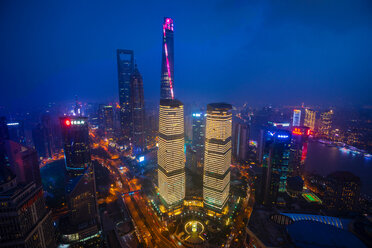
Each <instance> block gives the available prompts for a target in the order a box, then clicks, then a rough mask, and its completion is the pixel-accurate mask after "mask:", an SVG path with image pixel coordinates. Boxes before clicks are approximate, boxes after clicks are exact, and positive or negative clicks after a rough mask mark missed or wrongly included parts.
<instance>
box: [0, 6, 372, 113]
mask: <svg viewBox="0 0 372 248" xmlns="http://www.w3.org/2000/svg"><path fill="white" fill-rule="evenodd" d="M205 5H206V3H201V7H203V6H205ZM148 6H150V8H149V9H155V10H159V11H153V12H157V13H156V14H153V13H148V11H149V10H147V9H143V16H146V17H144V18H137V19H136V25H130V23H131V22H132V19H131V14H130V15H129V16H128V17H122V16H120V15H119V13H118V12H117V11H113V9H120V8H123V9H128V10H135V9H136V8H138V6H136V5H130V4H128V5H126V4H125V3H120V4H119V3H114V4H112V5H105V6H101V5H99V4H91V5H89V6H85V5H83V4H77V6H74V7H75V8H71V9H70V8H68V6H67V7H66V6H65V7H64V8H67V9H66V13H69V14H70V15H66V16H64V15H56V16H53V17H52V16H49V15H48V12H47V11H46V12H45V13H44V12H43V13H38V16H33V13H34V12H33V11H32V10H33V9H32V8H48V9H50V11H53V12H56V10H58V9H59V8H60V7H61V6H59V5H58V4H50V3H49V4H45V3H39V4H36V5H35V6H28V5H27V4H24V6H23V5H22V7H19V6H15V5H13V4H12V3H4V7H5V8H2V9H3V10H4V11H5V10H6V12H5V13H2V18H3V23H7V25H8V26H9V27H11V29H12V30H14V31H11V30H10V29H8V28H6V27H4V26H1V27H0V31H2V32H3V33H6V34H7V35H8V39H4V40H3V41H2V43H1V44H0V45H1V46H0V47H3V48H6V49H4V56H3V59H2V60H0V65H1V66H0V68H1V69H0V75H2V78H3V80H4V82H9V83H6V84H5V87H6V89H9V91H10V92H11V94H3V95H1V99H2V101H1V102H0V105H3V106H5V107H8V108H9V107H13V108H16V107H19V108H21V107H25V106H31V105H33V104H35V105H36V104H37V105H40V104H46V103H48V102H51V101H55V102H63V101H66V100H68V99H72V98H73V97H74V96H75V95H79V98H80V99H83V100H86V101H92V99H95V100H97V101H103V100H110V101H113V102H117V101H118V98H117V93H116V92H117V88H116V87H117V76H116V75H117V71H116V66H115V62H116V61H115V50H116V49H118V48H124V49H131V50H134V51H136V54H137V55H136V62H137V63H138V64H141V72H142V75H143V78H144V81H145V82H146V83H145V87H144V90H145V99H148V101H154V102H157V101H158V96H159V94H157V93H154V92H159V87H158V82H159V70H160V65H159V64H160V61H161V53H160V52H159V49H158V48H159V47H160V46H161V39H160V37H159V31H160V28H161V26H160V25H161V23H162V20H163V16H170V17H171V18H172V19H174V20H175V25H176V27H177V35H176V46H175V48H174V49H175V54H176V56H175V65H176V67H177V73H176V75H178V76H177V85H179V86H178V87H177V97H178V98H180V99H183V102H185V103H188V102H193V101H195V99H199V101H203V102H202V104H206V103H208V102H216V101H228V99H234V102H231V103H232V104H233V105H234V104H237V103H243V102H245V101H247V102H248V103H250V104H252V103H254V104H264V103H268V104H277V103H279V102H281V103H283V104H299V103H300V102H305V103H309V104H340V103H342V104H366V105H370V104H371V100H370V98H369V95H368V92H369V91H370V90H371V88H370V87H371V84H369V83H368V82H369V81H370V79H371V71H372V70H371V68H370V63H368V57H370V55H371V52H372V51H371V48H370V46H369V45H368V44H369V43H371V42H370V41H371V39H372V38H371V35H370V34H369V33H368V32H365V31H367V30H368V28H369V27H370V24H369V23H372V22H370V21H369V20H370V19H371V15H370V12H368V10H369V9H371V4H370V2H368V1H365V2H364V1H360V2H357V3H354V4H351V3H350V4H349V3H347V2H345V1H342V2H338V3H337V4H330V3H320V2H315V3H314V4H313V5H308V4H306V3H294V2H292V4H285V3H283V4H278V3H273V2H270V1H269V2H265V3H260V4H258V3H251V4H244V3H242V2H241V3H239V2H235V3H233V4H228V3H224V2H217V3H216V4H215V5H213V6H212V7H211V8H210V9H209V10H208V11H207V12H205V13H204V12H200V11H199V10H195V9H193V8H192V5H191V4H186V5H184V6H183V5H181V4H172V5H170V6H168V7H166V8H163V5H161V4H159V5H154V4H151V3H149V5H148ZM160 6H162V7H161V9H160ZM16 7H17V10H18V9H19V8H20V10H24V9H23V8H31V11H28V12H27V15H25V16H24V17H23V16H22V18H19V20H18V19H17V21H16V20H15V19H14V16H16V15H14V13H15V11H16V9H15V8H16ZM71 7H72V6H71ZM100 8H104V9H107V11H110V14H111V15H110V19H107V16H106V15H105V14H102V15H95V14H96V13H99V12H98V11H99V10H101V9H100ZM73 9H75V10H76V11H77V12H76V11H74V10H73ZM225 9H226V11H225V14H226V16H225V18H226V20H227V21H226V22H222V20H221V19H219V18H217V17H216V16H218V14H219V13H222V10H225ZM345 9H347V10H348V12H347V13H348V14H347V15H344V14H342V13H343V10H345ZM34 10H35V9H34ZM78 10H80V11H78ZM184 10H190V13H189V14H188V15H185V13H186V12H187V11H184ZM309 10H314V11H316V14H317V15H316V18H315V14H314V15H311V14H309V13H310V12H311V11H309ZM129 12H131V11H129ZM132 12H134V11H132ZM77 13H79V15H77ZM329 14H331V15H330V16H329ZM189 16H193V18H189ZM24 18H27V23H26V22H25V21H26V19H24ZM95 18H96V19H95ZM47 20H48V21H47ZM86 20H95V22H97V23H96V24H97V25H93V26H97V28H95V31H94V32H93V30H92V27H91V26H90V25H87V23H86ZM133 20H134V19H133ZM351 20H352V21H353V22H352V23H353V24H350V21H351ZM273 23H276V24H273ZM119 24H120V28H119V26H118V25H119ZM19 25H22V26H23V29H25V30H28V31H27V32H32V33H35V35H34V36H33V37H31V36H30V35H31V33H25V35H26V37H25V38H27V40H29V43H27V44H26V43H24V42H23V41H21V40H20V37H19V33H18V31H17V30H19V28H20V26H19ZM51 25H53V27H54V30H55V31H53V32H52V33H49V27H50V26H51ZM159 26H160V28H159ZM195 27H197V28H195ZM36 30H37V32H36ZM15 32H17V33H15ZM139 32H140V33H141V34H142V33H143V34H146V38H145V39H144V38H143V36H139V35H140V33H139ZM62 35H63V36H62ZM87 38H88V39H89V42H88V40H87ZM24 40H26V39H24ZM75 40H78V41H80V42H78V43H76V45H74V46H70V47H69V48H67V49H65V48H64V46H65V45H71V44H72V43H71V42H74V41H75ZM138 40H140V42H137V41H138ZM50 44H53V45H50ZM84 44H88V45H87V46H86V45H84ZM82 45H83V46H82ZM20 48H23V49H20ZM52 51H53V52H52ZM60 51H63V53H61V52H60ZM92 51H94V52H92ZM51 54H54V56H56V57H54V58H53V57H52V56H51ZM268 55H270V57H268ZM36 57H38V60H35V59H34V58H36ZM27 61H33V63H28V62H27ZM150 61H151V63H149V62H150ZM153 64H155V65H157V66H153ZM19 68H21V69H22V72H23V73H17V71H16V69H19ZM216 72H218V73H216ZM195 75H197V76H195ZM231 81H232V82H233V83H231ZM226 82H229V83H226ZM300 85H301V86H304V87H305V88H303V87H300ZM45 86H48V87H49V88H50V89H51V91H50V93H49V94H42V95H41V96H40V97H38V99H37V100H36V101H35V100H32V98H33V96H34V95H36V94H37V92H39V91H40V90H41V89H43V88H44V87H45ZM285 88H287V89H290V90H289V91H287V90H284V89H285ZM17 89H18V90H17ZM20 89H24V90H21V91H20ZM62 90H63V92H64V94H59V92H61V91H62ZM7 91H8V90H5V91H3V92H7ZM53 92H58V94H56V93H53ZM277 92H280V94H279V95H280V97H279V95H278V94H277ZM206 93H208V94H207V96H205V95H206ZM201 96H204V99H203V100H200V99H201ZM283 98H284V99H288V100H286V101H285V102H283V100H282V99H283Z"/></svg>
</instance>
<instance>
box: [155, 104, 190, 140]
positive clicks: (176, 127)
mask: <svg viewBox="0 0 372 248" xmlns="http://www.w3.org/2000/svg"><path fill="white" fill-rule="evenodd" d="M183 118H184V116H183V106H180V107H176V108H175V107H170V106H162V105H160V111H159V132H160V133H161V134H164V135H177V134H183V133H184V120H183Z"/></svg>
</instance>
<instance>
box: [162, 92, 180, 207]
mask: <svg viewBox="0 0 372 248" xmlns="http://www.w3.org/2000/svg"><path fill="white" fill-rule="evenodd" d="M184 136H185V133H184V107H183V104H182V103H181V102H180V101H178V100H173V99H161V100H160V110H159V150H158V187H159V193H160V197H161V199H162V200H163V203H164V204H165V205H166V207H167V208H175V207H177V206H180V205H181V204H182V202H183V199H184V198H185V153H184V146H185V138H184Z"/></svg>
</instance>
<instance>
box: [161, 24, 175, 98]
mask: <svg viewBox="0 0 372 248" xmlns="http://www.w3.org/2000/svg"><path fill="white" fill-rule="evenodd" d="M173 87H174V40H173V20H172V19H171V18H168V17H165V18H164V24H163V52H162V62H161V82H160V99H174V92H173Z"/></svg>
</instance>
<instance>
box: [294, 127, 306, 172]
mask: <svg viewBox="0 0 372 248" xmlns="http://www.w3.org/2000/svg"><path fill="white" fill-rule="evenodd" d="M309 135H310V129H309V127H303V126H302V127H292V140H291V148H290V151H291V154H290V160H289V175H291V176H301V174H302V172H303V165H304V163H305V159H306V155H307V142H308V139H309Z"/></svg>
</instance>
